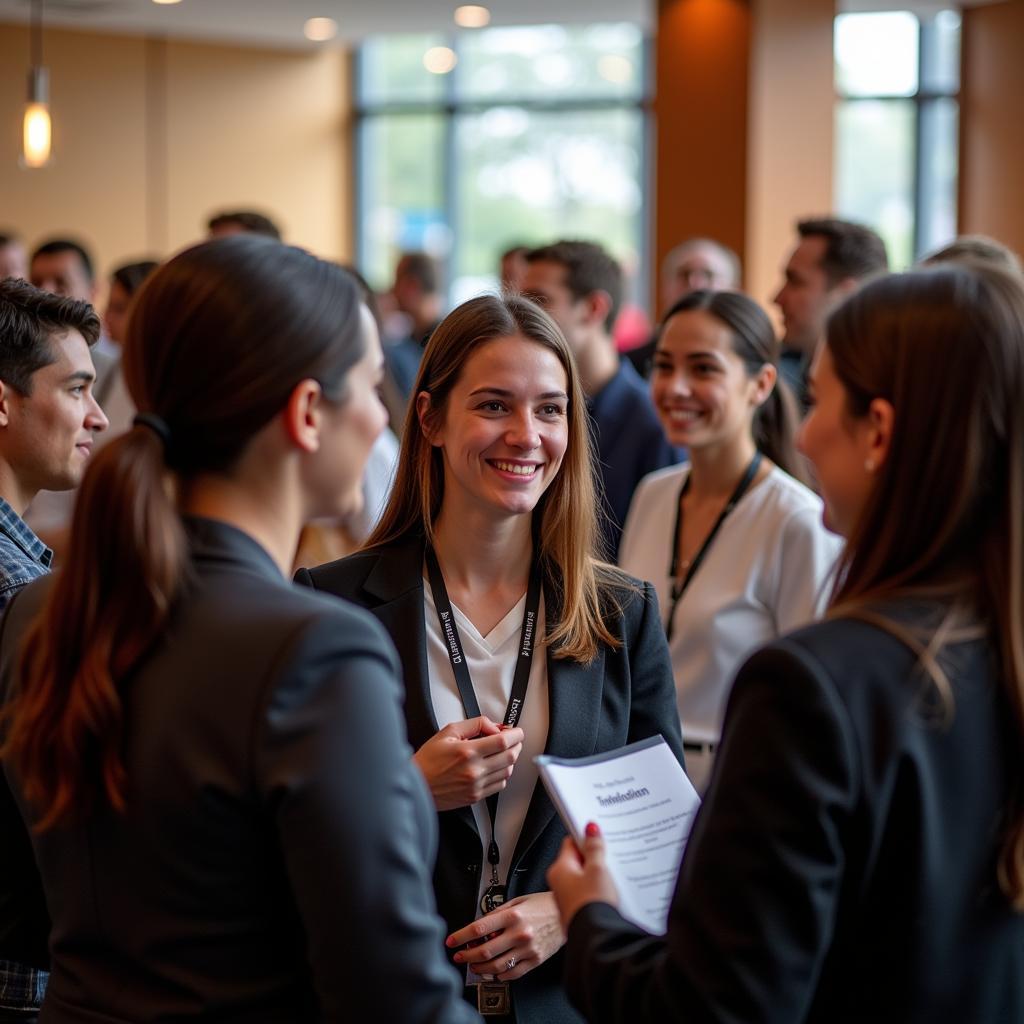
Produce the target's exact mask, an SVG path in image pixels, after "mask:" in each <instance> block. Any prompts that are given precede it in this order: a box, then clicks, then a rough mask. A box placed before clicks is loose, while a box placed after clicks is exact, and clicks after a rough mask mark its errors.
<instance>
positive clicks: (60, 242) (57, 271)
mask: <svg viewBox="0 0 1024 1024" xmlns="http://www.w3.org/2000/svg"><path fill="white" fill-rule="evenodd" d="M29 280H30V281H31V283H32V284H33V285H34V286H35V287H36V288H40V289H42V290H43V291H45V292H50V293H51V294H53V295H59V296H61V297H62V298H69V299H75V300H77V301H78V302H84V303H88V304H89V305H90V306H95V304H96V293H97V287H96V276H95V272H94V270H93V260H92V257H91V256H90V254H89V251H88V250H87V249H86V248H85V246H84V245H82V244H81V243H80V242H76V241H73V240H72V239H70V238H52V239H50V240H49V241H47V242H44V243H43V244H42V245H40V246H38V247H37V248H36V250H35V251H34V252H33V253H32V259H31V262H30V264H29ZM91 357H92V363H93V366H94V367H95V373H96V380H95V383H94V384H93V385H92V393H93V394H94V395H95V397H96V401H97V402H99V403H100V404H101V405H107V403H108V401H109V399H110V397H111V395H112V394H114V393H115V392H116V391H120V390H123V380H122V377H121V363H120V352H119V350H118V348H117V346H116V345H113V344H111V342H110V341H109V340H108V339H107V338H106V337H105V336H104V335H103V332H102V327H101V329H100V337H99V341H98V342H97V343H96V344H95V345H93V346H92V352H91ZM125 417H127V418H128V419H130V412H129V411H128V410H127V409H125V410H123V415H121V416H115V420H116V421H117V422H115V424H114V427H113V430H112V434H115V435H116V434H118V433H121V432H122V431H123V430H125V429H126V428H127V426H128V423H127V422H126V421H125ZM73 506H74V494H73V492H72V491H70V490H65V489H59V490H58V491H53V490H51V489H50V488H45V489H43V490H40V493H39V494H38V495H37V497H36V500H35V501H34V502H33V503H32V508H31V509H30V510H29V511H28V513H27V516H26V518H27V519H28V522H29V523H30V524H31V526H32V528H33V529H34V530H35V531H36V533H38V534H40V535H41V536H43V538H44V539H45V540H46V542H47V543H48V544H49V546H50V547H51V548H53V549H54V551H55V552H56V555H57V557H58V558H59V557H60V556H61V554H62V552H63V549H64V546H65V544H66V543H67V533H68V528H69V527H70V524H71V512H72V508H73Z"/></svg>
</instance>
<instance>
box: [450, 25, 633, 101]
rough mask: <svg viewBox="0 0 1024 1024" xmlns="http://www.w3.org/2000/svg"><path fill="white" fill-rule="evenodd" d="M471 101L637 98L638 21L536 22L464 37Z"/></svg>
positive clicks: (465, 93)
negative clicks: (556, 23) (621, 22)
mask: <svg viewBox="0 0 1024 1024" xmlns="http://www.w3.org/2000/svg"><path fill="white" fill-rule="evenodd" d="M458 45H459V59H460V61H461V63H460V65H459V72H460V74H459V81H458V91H459V97H460V98H461V99H466V100H490V99H494V100H499V101H501V102H507V101H508V100H509V99H516V100H531V99H542V100H551V99H555V100H559V101H563V102H564V101H566V100H572V99H578V98H580V97H588V98H606V97H607V98H616V99H619V98H634V97H638V96H639V95H640V92H641V89H642V84H643V83H642V78H641V69H642V46H643V37H642V35H641V32H640V29H639V28H638V27H637V26H636V25H629V24H610V25H587V26H580V25H534V26H529V27H515V28H491V29H487V30H486V31H484V32H474V33H467V34H465V35H462V36H460V37H459V44H458Z"/></svg>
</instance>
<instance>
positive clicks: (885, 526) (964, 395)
mask: <svg viewBox="0 0 1024 1024" xmlns="http://www.w3.org/2000/svg"><path fill="white" fill-rule="evenodd" d="M826 346H827V350H828V352H829V355H830V356H831V359H832V363H833V365H834V367H835V373H836V376H837V377H838V378H839V380H840V382H841V383H842V385H843V388H844V391H845V393H846V414H847V415H848V417H849V418H850V420H851V422H853V421H857V420H860V419H862V418H863V417H864V416H866V415H867V414H868V412H869V409H870V405H871V402H872V401H873V400H874V399H876V398H883V399H885V400H886V401H887V402H889V403H890V404H891V405H892V407H893V409H894V410H895V421H894V425H893V431H892V439H891V441H890V446H889V452H888V456H887V457H886V459H885V461H884V462H883V464H882V466H881V467H880V468H879V469H878V472H877V474H876V476H875V480H874V486H873V488H872V491H871V493H870V494H869V496H868V498H867V501H866V503H865V505H864V507H863V509H861V511H860V513H859V515H858V517H857V521H856V522H855V523H854V524H853V527H852V529H851V531H850V536H849V538H848V541H847V545H846V548H845V550H844V552H843V555H842V556H841V558H840V562H839V568H838V577H837V581H836V586H835V590H834V592H833V596H832V604H831V608H830V610H829V617H841V616H847V617H854V618H859V619H864V620H867V621H870V622H873V623H874V624H875V625H878V626H880V627H881V628H883V629H886V630H887V631H888V632H890V633H891V634H892V635H894V636H896V637H897V638H899V639H900V640H902V641H903V642H904V643H905V644H906V645H907V646H908V647H910V648H911V650H914V651H915V652H917V654H918V655H919V657H920V662H921V666H922V668H923V669H924V671H925V672H926V675H927V678H929V680H930V682H931V683H933V684H934V686H935V693H936V694H937V696H938V701H937V702H936V701H934V700H933V701H931V704H932V706H935V705H936V703H937V705H938V707H939V710H940V712H941V717H942V718H943V719H944V720H946V721H949V720H950V719H951V718H952V716H953V714H954V706H953V705H954V693H953V686H952V684H951V682H950V680H949V679H948V677H947V676H946V674H945V671H944V669H943V667H942V659H941V657H940V656H941V652H942V648H943V647H944V646H945V645H946V644H948V643H950V642H953V641H956V640H958V639H961V638H968V637H971V636H978V635H979V634H980V635H984V636H988V637H989V638H990V641H991V646H992V651H993V657H994V659H995V660H996V664H997V665H998V669H999V685H1000V687H1001V688H1002V690H1003V693H1004V696H1005V698H1006V706H1007V708H1008V709H1009V712H1010V715H1009V723H1008V725H1009V729H1010V731H1011V735H1012V736H1013V737H1014V739H1013V742H1012V746H1011V749H1012V750H1013V751H1014V753H1012V754H1011V758H1012V761H1013V763H1012V765H1011V770H1012V771H1013V772H1014V773H1015V779H1014V782H1013V786H1012V788H1011V797H1010V800H1009V804H1008V806H1007V807H1006V808H1005V823H1006V827H1005V833H1004V837H1003V846H1002V849H1001V851H1000V856H999V861H998V879H999V884H1000V886H1001V888H1002V890H1003V892H1004V893H1005V894H1006V896H1007V897H1008V899H1009V900H1010V902H1011V903H1012V904H1013V906H1014V908H1015V909H1016V910H1017V911H1019V912H1024V782H1022V779H1021V768H1022V766H1021V755H1020V751H1021V750H1024V280H1022V279H1021V277H1020V275H1018V274H1015V273H1012V272H1009V271H1006V270H1003V269H1001V268H998V267H995V266H993V265H991V264H989V265H987V266H986V265H983V264H981V263H978V262H974V263H971V262H969V261H967V260H965V261H964V262H963V263H962V265H957V264H955V263H949V264H945V265H941V264H940V265H937V266H936V267H935V268H934V269H929V270H921V271H916V272H914V273H909V274H899V275H893V276H892V277H886V278H881V279H880V280H877V281H874V282H871V283H869V284H867V285H866V286H865V287H864V288H863V289H862V290H861V291H859V292H857V293H855V294H854V295H852V296H851V297H850V298H848V299H847V300H846V301H845V302H844V303H843V304H842V305H841V306H839V307H838V308H837V309H836V310H835V311H834V312H833V313H832V315H831V316H830V318H829V321H828V329H827V339H826ZM894 599H903V600H908V599H909V600H912V601H913V600H922V601H929V602H932V603H938V605H939V606H940V607H941V608H943V609H944V612H943V615H942V616H941V618H938V617H937V620H936V622H935V623H933V624H931V625H930V626H929V627H927V628H925V627H919V628H916V629H913V630H911V629H910V628H908V627H907V626H906V625H904V624H901V623H898V622H894V621H892V620H891V618H889V617H888V616H886V615H885V614H884V609H882V606H883V604H884V603H886V602H890V601H892V600H894ZM979 756H986V754H985V752H984V751H981V752H979Z"/></svg>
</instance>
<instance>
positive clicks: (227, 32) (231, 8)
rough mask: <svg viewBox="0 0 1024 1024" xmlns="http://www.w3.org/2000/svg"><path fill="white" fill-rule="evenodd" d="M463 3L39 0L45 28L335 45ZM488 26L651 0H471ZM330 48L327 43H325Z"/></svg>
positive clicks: (447, 22)
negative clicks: (321, 30)
mask: <svg viewBox="0 0 1024 1024" xmlns="http://www.w3.org/2000/svg"><path fill="white" fill-rule="evenodd" d="M460 2H461V0H181V3H177V4H174V5H173V6H171V5H159V4H156V3H153V2H152V0H44V4H43V17H44V24H46V25H62V26H66V27H73V28H80V29H87V30H91V31H96V32H117V33H122V32H123V33H130V34H133V35H140V34H141V35H145V34H159V35H169V36H178V37H184V38H191V39H209V40H211V41H212V40H217V41H231V42H236V43H249V44H252V45H264V46H285V47H293V46H294V47H310V48H312V47H313V46H315V45H323V44H313V43H309V42H308V41H307V40H306V39H305V38H304V36H303V34H302V27H303V25H304V24H305V22H306V19H307V18H313V17H329V18H334V20H335V21H337V23H338V38H337V40H336V41H335V45H338V44H343V43H344V42H346V41H350V40H358V39H361V38H362V37H364V36H366V35H372V34H374V33H379V32H398V31H401V32H423V31H430V30H432V29H433V30H436V29H445V28H454V24H453V22H452V14H453V12H454V10H455V8H456V7H457V6H458V5H459V3H460ZM477 2H482V3H483V4H484V5H485V6H487V8H488V9H489V10H490V12H491V24H492V25H538V24H545V23H550V22H564V23H571V22H596V21H631V22H635V23H639V24H641V25H644V26H645V27H646V26H648V25H650V24H651V23H652V20H653V18H652V10H651V8H652V3H653V0H477ZM29 6H30V3H29V0H0V21H8V22H13V21H21V22H25V21H27V20H28V16H29ZM328 45H330V44H328Z"/></svg>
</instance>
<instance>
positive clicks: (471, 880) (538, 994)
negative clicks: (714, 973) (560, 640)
mask: <svg viewBox="0 0 1024 1024" xmlns="http://www.w3.org/2000/svg"><path fill="white" fill-rule="evenodd" d="M296 578H297V579H298V580H299V581H300V582H303V583H306V584H307V585H309V586H313V587H315V588H317V589H318V590H324V591H327V592H328V593H331V594H336V595H338V596H339V597H344V598H346V599H347V600H349V601H354V602H355V603H356V604H359V605H362V606H363V607H364V608H367V609H368V610H369V611H371V612H372V613H373V614H374V615H375V616H376V618H377V619H378V620H379V621H380V622H381V623H382V624H383V626H384V628H385V629H386V630H387V631H388V633H389V635H390V636H391V639H392V640H393V641H394V644H395V646H396V647H397V648H398V654H399V657H400V658H401V661H402V670H403V672H404V675H405V691H406V699H405V717H406V723H407V725H408V730H409V742H410V743H411V744H412V746H413V747H414V748H416V749H418V748H419V747H420V746H421V745H422V744H423V743H425V742H426V741H427V740H428V739H430V737H431V736H433V735H434V734H435V733H436V732H437V730H438V725H437V719H436V718H435V716H434V710H433V705H432V703H431V700H430V682H429V679H428V677H427V641H426V626H425V618H424V595H423V540H422V538H421V537H414V538H410V539H409V540H408V541H405V542H403V543H400V544H396V545H394V546H388V547H384V548H374V549H370V550H368V551H364V552H360V553H358V554H355V555H351V556H349V557H348V558H343V559H341V560H340V561H337V562H331V563H330V564H328V565H322V566H320V567H319V568H317V569H313V570H312V571H306V570H300V571H299V573H298V575H297V577H296ZM621 600H622V604H623V611H622V616H621V619H620V620H619V621H609V623H608V624H609V626H610V627H611V630H612V632H613V634H615V635H616V636H619V637H621V638H622V641H623V643H622V646H621V647H620V648H619V649H617V650H611V649H610V648H605V647H602V649H601V651H600V653H599V654H598V656H597V658H596V659H595V660H594V661H593V662H592V663H591V664H589V665H581V664H579V663H578V662H574V661H569V660H563V659H559V658H555V657H554V656H553V654H552V652H551V650H550V649H549V651H548V662H547V666H548V686H549V702H550V707H549V726H548V740H547V746H546V748H545V749H546V752H547V753H549V754H554V755H557V756H560V757H584V756H586V755H588V754H593V753H595V752H598V751H604V750H612V749H614V748H616V747H619V746H622V745H623V744H626V743H631V742H633V741H634V740H639V739H644V738H646V737H648V736H653V735H656V734H658V733H660V734H661V735H662V736H664V737H665V740H666V741H667V742H668V744H669V746H670V747H671V748H672V750H673V752H674V753H675V754H676V756H677V757H678V758H679V760H680V762H682V760H683V749H682V746H683V744H682V737H681V735H680V727H679V714H678V711H677V710H676V693H675V684H674V682H673V678H672V666H671V663H670V661H669V654H668V647H667V645H666V643H665V634H664V631H663V629H662V626H661V621H660V619H659V616H658V604H657V598H656V597H655V595H654V591H653V589H652V588H651V587H650V585H649V584H642V585H638V589H637V590H636V592H628V591H623V593H622V594H621ZM553 601H554V598H553V597H552V595H551V594H550V593H548V592H545V604H546V606H547V607H549V608H554V605H553V603H552V602H553ZM527 699H529V698H527ZM439 819H440V824H441V840H440V846H439V850H438V859H437V869H436V871H435V874H434V884H435V892H436V895H437V903H438V909H439V910H440V911H441V915H442V916H443V917H444V919H445V921H446V922H447V925H448V928H449V930H451V931H454V930H455V929H457V928H461V927H462V926H464V925H466V924H468V923H469V922H471V921H472V920H473V919H474V918H475V917H476V911H477V892H478V886H479V881H480V870H481V864H482V860H483V846H482V843H481V840H480V835H479V833H478V831H477V828H476V823H475V821H474V818H473V813H472V810H471V808H469V807H461V808H458V809H457V810H453V811H445V812H442V813H441V814H440V815H439ZM564 835H565V830H564V829H563V827H562V823H561V821H560V820H559V818H558V815H557V814H556V813H555V810H554V807H553V806H552V804H551V801H550V800H549V799H548V797H547V794H546V793H545V791H544V787H543V786H542V785H541V784H540V783H539V782H538V784H537V788H536V790H535V791H534V794H533V799H532V800H531V802H530V806H529V809H528V811H527V814H526V820H525V822H524V824H523V829H522V833H521V834H520V837H519V842H518V844H517V845H516V849H515V852H514V854H513V857H512V861H511V873H510V877H509V896H510V897H516V896H522V895H525V894H526V893H531V892H543V891H545V890H546V889H547V883H546V881H545V878H544V874H545V871H546V870H547V868H548V866H549V865H550V864H551V862H552V861H553V860H554V859H555V856H556V855H557V853H558V848H559V845H560V844H561V842H562V838H563V837H564ZM562 964H563V958H562V955H561V954H560V953H559V954H557V955H555V956H553V957H552V958H551V959H550V960H548V961H547V962H545V963H544V964H542V965H541V966H540V967H538V968H536V969H535V970H533V971H531V972H530V973H529V974H527V975H525V976H524V977H523V978H521V979H520V980H519V981H516V982H513V984H512V994H513V1001H514V1003H515V1007H516V1013H517V1017H518V1019H519V1020H520V1021H529V1022H536V1024H541V1022H543V1024H560V1022H563V1021H565V1022H577V1021H579V1020H580V1018H579V1016H578V1014H576V1012H575V1011H574V1010H573V1009H572V1008H571V1007H570V1005H569V1003H568V1001H567V999H566V997H565V993H564V989H563V987H562Z"/></svg>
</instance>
